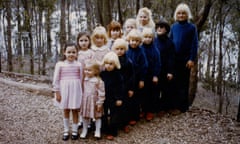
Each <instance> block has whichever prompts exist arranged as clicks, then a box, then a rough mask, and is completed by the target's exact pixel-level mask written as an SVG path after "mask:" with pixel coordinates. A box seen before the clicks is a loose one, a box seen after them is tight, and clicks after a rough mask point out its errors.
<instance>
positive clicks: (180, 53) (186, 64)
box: [170, 3, 198, 112]
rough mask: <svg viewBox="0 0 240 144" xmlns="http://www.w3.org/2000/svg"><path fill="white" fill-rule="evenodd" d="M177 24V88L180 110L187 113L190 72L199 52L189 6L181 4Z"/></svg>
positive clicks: (173, 29)
mask: <svg viewBox="0 0 240 144" xmlns="http://www.w3.org/2000/svg"><path fill="white" fill-rule="evenodd" d="M174 19H175V21H176V22H175V23H174V24H173V25H172V27H171V31H170V39H172V41H173V43H174V46H175V51H176V87H177V96H178V98H179V99H178V100H177V101H178V109H179V110H180V111H181V112H186V111H187V110H188V109H189V103H188V91H189V78H190V70H191V68H193V66H194V61H195V60H196V57H197V50H198V33H197V28H196V26H195V25H194V24H192V23H191V22H190V21H189V20H190V19H192V14H191V11H190V9H189V7H188V5H187V4H185V3H181V4H179V5H178V6H177V8H176V10H175V13H174Z"/></svg>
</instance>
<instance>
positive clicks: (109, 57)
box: [102, 51, 121, 69]
mask: <svg viewBox="0 0 240 144" xmlns="http://www.w3.org/2000/svg"><path fill="white" fill-rule="evenodd" d="M109 62H111V63H114V65H115V67H116V68H117V69H120V68H121V64H120V62H119V59H118V56H117V54H116V53H115V52H113V51H110V52H108V53H107V54H106V55H105V56H104V57H103V61H102V64H103V65H104V64H105V63H109Z"/></svg>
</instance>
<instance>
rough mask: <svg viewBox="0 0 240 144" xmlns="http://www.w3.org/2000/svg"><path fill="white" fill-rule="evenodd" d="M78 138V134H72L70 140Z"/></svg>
mask: <svg viewBox="0 0 240 144" xmlns="http://www.w3.org/2000/svg"><path fill="white" fill-rule="evenodd" d="M78 136H79V135H78V133H76V132H73V133H72V137H71V139H72V140H77V139H78Z"/></svg>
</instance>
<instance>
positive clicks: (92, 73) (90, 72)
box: [84, 67, 95, 78]
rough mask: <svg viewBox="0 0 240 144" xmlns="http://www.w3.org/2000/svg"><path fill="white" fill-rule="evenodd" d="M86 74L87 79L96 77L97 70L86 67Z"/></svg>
mask: <svg viewBox="0 0 240 144" xmlns="http://www.w3.org/2000/svg"><path fill="white" fill-rule="evenodd" d="M84 74H85V76H86V77H90V78H91V77H94V76H95V70H94V69H93V68H92V67H85V68H84Z"/></svg>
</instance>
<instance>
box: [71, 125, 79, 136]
mask: <svg viewBox="0 0 240 144" xmlns="http://www.w3.org/2000/svg"><path fill="white" fill-rule="evenodd" d="M72 133H73V134H77V133H78V124H75V123H73V124H72Z"/></svg>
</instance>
